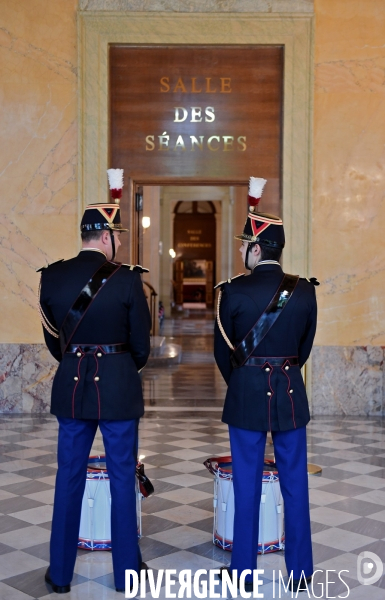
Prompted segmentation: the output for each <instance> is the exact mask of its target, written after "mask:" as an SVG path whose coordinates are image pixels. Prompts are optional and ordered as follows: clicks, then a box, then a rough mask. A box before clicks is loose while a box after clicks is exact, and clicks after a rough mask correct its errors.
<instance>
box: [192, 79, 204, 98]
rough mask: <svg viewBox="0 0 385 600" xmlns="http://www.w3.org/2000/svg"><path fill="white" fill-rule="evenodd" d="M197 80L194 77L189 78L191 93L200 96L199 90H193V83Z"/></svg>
mask: <svg viewBox="0 0 385 600" xmlns="http://www.w3.org/2000/svg"><path fill="white" fill-rule="evenodd" d="M196 80H197V78H196V77H191V91H192V93H193V94H200V93H201V91H202V90H201V89H200V90H197V89H196V88H195V82H196Z"/></svg>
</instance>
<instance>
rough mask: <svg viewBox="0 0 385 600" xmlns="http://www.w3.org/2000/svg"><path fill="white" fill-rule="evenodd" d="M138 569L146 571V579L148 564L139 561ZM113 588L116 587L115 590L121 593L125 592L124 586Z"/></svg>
mask: <svg viewBox="0 0 385 600" xmlns="http://www.w3.org/2000/svg"><path fill="white" fill-rule="evenodd" d="M140 571H146V579H148V573H147V571H148V566H147V563H145V562H142V563H141V565H140ZM115 589H116V591H117V592H123V593H125V592H126V590H125V589H124V588H115Z"/></svg>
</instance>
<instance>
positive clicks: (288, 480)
mask: <svg viewBox="0 0 385 600" xmlns="http://www.w3.org/2000/svg"><path fill="white" fill-rule="evenodd" d="M229 432H230V444H231V456H232V461H233V482H234V501H235V515H234V539H233V552H232V557H231V566H230V568H231V569H237V570H238V572H240V571H242V570H244V569H251V570H253V569H255V568H256V561H257V553H258V530H259V505H260V501H261V493H262V471H263V461H264V454H265V444H266V431H250V430H247V429H239V428H238V427H232V426H231V425H229ZM272 437H273V442H274V454H275V461H276V464H277V468H278V476H279V483H280V486H281V492H282V496H283V501H284V510H285V537H286V540H285V561H286V568H287V571H288V574H289V575H290V572H291V571H293V579H300V577H301V572H302V571H304V573H305V575H306V577H310V575H312V574H313V557H312V547H311V531H310V511H309V490H308V475H307V451H306V428H305V427H300V428H298V429H292V430H290V431H273V432H272ZM250 579H251V577H246V580H250Z"/></svg>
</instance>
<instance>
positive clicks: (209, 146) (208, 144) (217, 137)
mask: <svg viewBox="0 0 385 600" xmlns="http://www.w3.org/2000/svg"><path fill="white" fill-rule="evenodd" d="M213 140H217V142H220V141H221V138H220V137H219V136H217V135H212V136H211V137H209V139H208V140H207V147H208V149H209V150H211V152H216V151H217V150H219V146H218V147H217V148H213V147H212V145H211V144H212V141H213Z"/></svg>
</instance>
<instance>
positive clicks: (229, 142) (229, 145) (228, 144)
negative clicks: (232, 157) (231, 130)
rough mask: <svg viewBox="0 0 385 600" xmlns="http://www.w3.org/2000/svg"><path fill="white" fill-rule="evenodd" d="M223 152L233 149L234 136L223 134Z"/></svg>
mask: <svg viewBox="0 0 385 600" xmlns="http://www.w3.org/2000/svg"><path fill="white" fill-rule="evenodd" d="M222 139H223V152H229V151H230V150H232V149H233V142H234V138H233V136H232V135H223V136H222Z"/></svg>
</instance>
